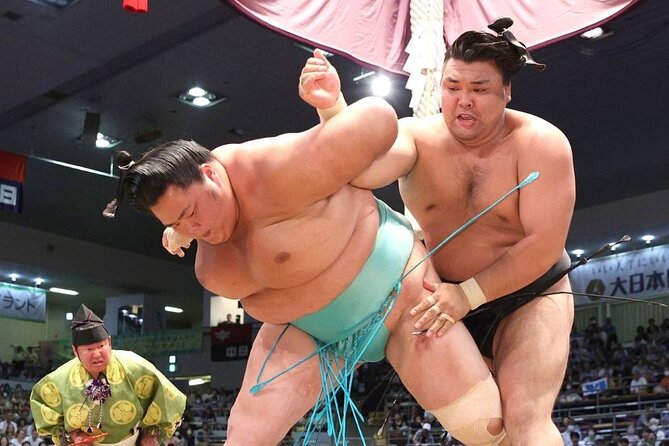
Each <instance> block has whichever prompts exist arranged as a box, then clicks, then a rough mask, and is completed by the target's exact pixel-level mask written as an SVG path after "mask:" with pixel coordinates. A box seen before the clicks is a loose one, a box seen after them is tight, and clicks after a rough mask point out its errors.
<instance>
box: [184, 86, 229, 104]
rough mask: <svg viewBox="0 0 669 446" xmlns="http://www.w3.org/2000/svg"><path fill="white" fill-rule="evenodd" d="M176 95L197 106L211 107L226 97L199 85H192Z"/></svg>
mask: <svg viewBox="0 0 669 446" xmlns="http://www.w3.org/2000/svg"><path fill="white" fill-rule="evenodd" d="M175 97H176V98H177V99H178V100H180V101H181V102H184V103H186V104H188V105H190V106H191V107H197V108H205V107H211V106H212V105H215V104H218V103H219V102H222V101H224V100H225V99H226V97H225V96H223V95H222V94H218V93H216V92H214V91H212V90H207V89H204V88H202V87H199V86H195V87H191V88H189V89H187V90H184V91H183V92H180V93H177V94H176V96H175Z"/></svg>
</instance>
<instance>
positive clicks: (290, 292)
mask: <svg viewBox="0 0 669 446" xmlns="http://www.w3.org/2000/svg"><path fill="white" fill-rule="evenodd" d="M351 190H353V189H352V188H351ZM351 190H349V191H348V192H347V191H342V192H339V193H337V194H335V195H334V196H331V197H329V198H328V199H325V200H321V201H319V202H317V203H315V204H313V205H312V206H309V207H308V208H306V209H305V210H304V211H303V212H301V213H300V214H298V215H293V216H291V217H288V218H286V217H278V218H275V219H271V218H270V219H265V220H264V221H262V220H259V221H256V222H254V224H253V225H252V226H250V227H248V228H246V230H245V231H244V233H243V234H242V235H241V237H236V238H235V239H233V240H231V241H230V242H227V243H223V244H220V245H202V247H200V246H198V259H197V262H196V271H197V276H198V280H199V281H200V282H201V283H202V285H203V286H204V287H205V288H207V289H209V290H210V291H212V292H214V293H216V294H218V295H221V296H225V297H230V298H238V299H243V300H242V303H243V305H244V308H245V309H246V310H247V311H249V313H251V314H252V315H253V316H254V317H255V318H257V319H259V320H262V321H267V322H276V323H279V322H286V321H288V320H292V319H295V318H297V317H299V316H301V315H303V314H306V313H307V312H310V311H309V310H310V309H311V310H312V311H313V310H314V309H315V308H320V307H322V306H324V305H325V303H326V301H327V299H328V298H329V297H330V296H329V294H330V293H329V291H330V290H332V291H333V292H339V291H341V289H343V287H345V285H346V284H347V283H348V281H347V276H350V275H351V274H353V269H356V268H359V266H360V265H356V262H357V259H359V258H361V259H362V260H363V261H364V258H365V256H364V255H363V256H360V255H359V253H358V252H357V251H358V250H364V249H365V243H364V242H363V241H362V240H359V239H362V238H365V239H369V236H367V237H363V233H364V232H366V231H365V228H362V229H363V230H362V231H361V230H360V229H361V228H360V226H361V225H360V224H359V223H360V220H361V219H366V218H367V217H368V215H369V212H368V210H369V204H370V202H369V201H367V200H365V201H366V202H360V203H358V200H357V198H356V196H355V195H356V193H353V194H351V193H350V192H351ZM370 197H371V194H370ZM365 209H367V211H365ZM363 226H366V225H363ZM367 232H368V230H367ZM373 240H374V239H373V238H371V241H370V243H369V244H370V247H371V243H372V242H373ZM367 249H369V248H367ZM356 271H357V269H356ZM349 281H350V280H349Z"/></svg>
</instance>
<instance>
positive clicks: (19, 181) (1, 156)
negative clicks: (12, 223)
mask: <svg viewBox="0 0 669 446" xmlns="http://www.w3.org/2000/svg"><path fill="white" fill-rule="evenodd" d="M25 175H26V157H25V156H23V155H17V154H15V153H9V152H4V151H2V150H0V209H2V210H8V211H11V212H17V213H18V212H21V204H22V195H23V180H24V178H25Z"/></svg>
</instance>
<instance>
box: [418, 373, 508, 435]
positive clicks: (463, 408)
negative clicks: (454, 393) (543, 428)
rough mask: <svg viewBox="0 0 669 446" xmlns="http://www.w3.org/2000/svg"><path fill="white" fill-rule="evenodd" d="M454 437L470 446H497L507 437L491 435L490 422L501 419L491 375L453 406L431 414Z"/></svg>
mask: <svg viewBox="0 0 669 446" xmlns="http://www.w3.org/2000/svg"><path fill="white" fill-rule="evenodd" d="M429 412H431V413H432V414H433V415H434V416H435V417H436V418H437V419H438V420H439V422H440V423H441V425H442V426H444V429H446V430H447V431H448V432H449V433H450V434H451V435H452V436H454V437H455V438H457V439H458V440H459V441H461V442H462V443H464V444H466V445H467V446H496V445H498V444H499V443H500V441H502V440H503V439H504V437H505V435H506V432H505V431H504V429H502V431H501V432H500V433H499V434H496V435H493V434H491V433H490V432H488V428H487V427H488V422H489V421H490V420H491V419H494V418H500V419H501V418H502V402H501V400H500V396H499V389H498V388H497V384H495V380H494V379H493V378H492V375H489V376H488V378H486V379H484V380H483V381H481V382H479V383H478V384H476V385H475V386H474V387H472V388H471V389H469V390H468V391H467V393H465V394H464V395H463V396H461V397H460V398H458V399H457V400H456V401H454V402H453V403H451V404H449V405H448V406H446V407H442V408H441V409H435V410H430V411H429Z"/></svg>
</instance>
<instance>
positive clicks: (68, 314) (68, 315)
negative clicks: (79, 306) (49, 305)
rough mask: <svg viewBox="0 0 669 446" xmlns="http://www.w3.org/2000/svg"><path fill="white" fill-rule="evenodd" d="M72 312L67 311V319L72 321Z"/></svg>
mask: <svg viewBox="0 0 669 446" xmlns="http://www.w3.org/2000/svg"><path fill="white" fill-rule="evenodd" d="M73 317H74V316H73V315H72V313H65V320H66V321H71V320H72V319H73Z"/></svg>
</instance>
